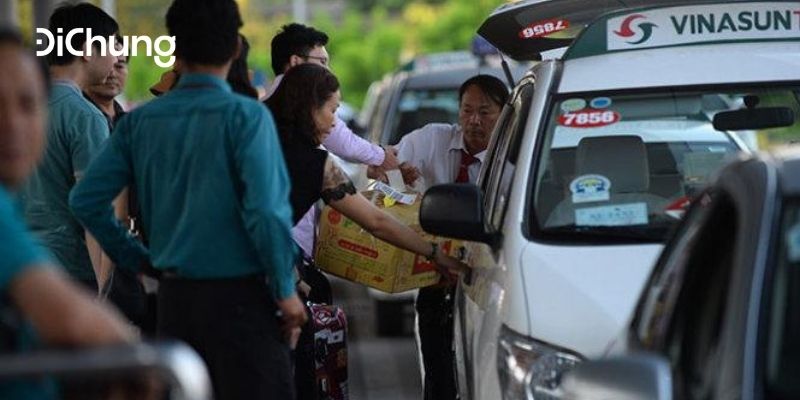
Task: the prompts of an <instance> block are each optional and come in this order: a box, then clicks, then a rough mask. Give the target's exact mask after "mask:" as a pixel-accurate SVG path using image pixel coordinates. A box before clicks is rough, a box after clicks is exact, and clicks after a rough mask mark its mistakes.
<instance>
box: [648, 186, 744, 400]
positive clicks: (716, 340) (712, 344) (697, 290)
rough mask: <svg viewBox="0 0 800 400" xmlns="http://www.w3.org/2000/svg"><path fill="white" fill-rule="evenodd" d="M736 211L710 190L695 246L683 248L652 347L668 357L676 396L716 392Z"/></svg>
mask: <svg viewBox="0 0 800 400" xmlns="http://www.w3.org/2000/svg"><path fill="white" fill-rule="evenodd" d="M738 215H739V213H738V212H737V209H736V205H735V203H734V202H733V200H732V199H731V198H730V197H729V196H727V195H726V194H725V193H716V194H715V195H714V198H713V199H712V202H711V204H710V205H709V210H708V219H707V221H705V223H704V224H702V227H701V228H700V231H699V232H698V233H697V236H696V240H695V244H696V246H695V247H694V248H693V249H690V252H689V254H688V262H687V265H686V268H685V272H684V276H683V277H682V278H681V281H682V282H681V285H682V287H681V288H680V289H679V293H678V296H677V299H676V301H675V308H674V311H673V315H672V316H671V318H669V323H668V327H667V332H666V340H665V343H664V345H663V346H661V349H658V350H660V351H661V352H662V353H663V354H664V355H666V356H667V358H668V359H669V360H670V362H671V365H672V369H673V381H674V390H675V393H676V395H675V396H676V398H680V399H684V398H685V399H706V398H717V397H716V396H715V393H714V389H715V388H716V379H717V377H718V376H719V371H720V370H721V369H722V367H723V366H722V365H721V360H722V349H723V347H722V346H721V345H720V344H721V332H722V327H723V325H724V323H725V315H726V311H727V301H728V294H729V289H730V285H731V276H732V270H733V265H734V260H735V259H736V256H737V248H736V246H735V244H736V242H737V240H738V237H739V232H738V229H739V227H740V223H739V220H738ZM676 278H677V277H676Z"/></svg>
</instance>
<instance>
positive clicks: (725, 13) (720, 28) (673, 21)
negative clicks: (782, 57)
mask: <svg viewBox="0 0 800 400" xmlns="http://www.w3.org/2000/svg"><path fill="white" fill-rule="evenodd" d="M606 36H607V45H608V50H633V49H641V48H649V47H661V46H672V45H681V44H692V43H703V42H717V41H747V40H769V39H787V38H800V7H798V5H797V3H776V2H772V3H728V4H715V5H700V6H691V7H671V8H663V9H657V10H652V11H648V10H645V11H640V12H635V13H631V14H627V15H623V16H619V17H615V18H611V19H609V20H608V22H607V29H606Z"/></svg>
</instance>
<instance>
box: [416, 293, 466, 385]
mask: <svg viewBox="0 0 800 400" xmlns="http://www.w3.org/2000/svg"><path fill="white" fill-rule="evenodd" d="M454 293H455V289H454V287H452V286H451V287H444V286H431V287H424V288H421V289H420V290H419V294H418V295H417V303H416V308H417V324H418V328H419V341H420V348H421V350H422V364H423V366H424V368H425V382H423V386H424V390H425V400H453V399H455V398H456V396H457V393H456V378H455V355H454V354H453V297H454Z"/></svg>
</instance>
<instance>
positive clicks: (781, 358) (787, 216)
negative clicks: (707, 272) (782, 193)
mask: <svg viewBox="0 0 800 400" xmlns="http://www.w3.org/2000/svg"><path fill="white" fill-rule="evenodd" d="M778 243H779V245H778V260H777V265H776V268H775V271H774V274H773V277H772V284H771V290H769V291H768V293H769V296H770V297H771V300H770V312H769V323H768V324H766V325H765V326H766V328H767V343H768V344H767V349H768V350H767V354H766V365H767V368H766V371H767V373H766V382H767V385H766V387H767V392H768V395H767V396H766V398H767V399H796V398H800V382H798V379H797V371H798V368H799V367H800V200H797V199H795V200H793V201H789V202H787V205H786V206H785V211H784V215H783V217H782V223H781V234H780V236H779V237H778Z"/></svg>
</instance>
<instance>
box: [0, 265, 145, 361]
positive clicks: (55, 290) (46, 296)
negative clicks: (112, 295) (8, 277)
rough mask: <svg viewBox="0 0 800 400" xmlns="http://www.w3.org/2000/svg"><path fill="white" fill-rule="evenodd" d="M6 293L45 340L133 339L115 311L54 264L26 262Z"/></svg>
mask: <svg viewBox="0 0 800 400" xmlns="http://www.w3.org/2000/svg"><path fill="white" fill-rule="evenodd" d="M9 294H10V297H11V300H12V301H13V302H14V304H16V305H17V307H19V309H20V311H21V312H22V314H23V315H25V317H26V318H27V319H28V320H29V321H30V322H31V324H32V325H33V327H34V328H35V329H36V333H37V335H39V337H41V338H42V340H44V341H45V342H46V343H49V344H53V345H61V346H86V345H92V344H111V343H120V342H131V341H134V340H135V339H136V334H135V333H134V331H133V330H132V329H131V328H130V327H129V326H128V325H127V324H126V323H125V322H123V321H124V320H123V319H122V317H121V316H120V315H119V313H118V312H116V311H114V310H113V309H111V308H110V307H107V306H105V305H103V304H102V303H100V302H98V301H96V300H94V299H92V298H91V297H90V296H89V295H88V293H87V292H85V291H84V289H81V288H79V287H77V286H76V285H75V284H74V283H72V282H71V281H70V280H69V278H67V277H65V276H64V275H63V274H62V273H61V272H60V271H59V270H58V269H56V268H47V267H44V266H41V265H33V266H29V267H28V268H26V269H25V271H23V272H22V273H20V274H19V276H17V277H16V278H15V279H14V280H13V281H12V282H11V285H10V287H9Z"/></svg>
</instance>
